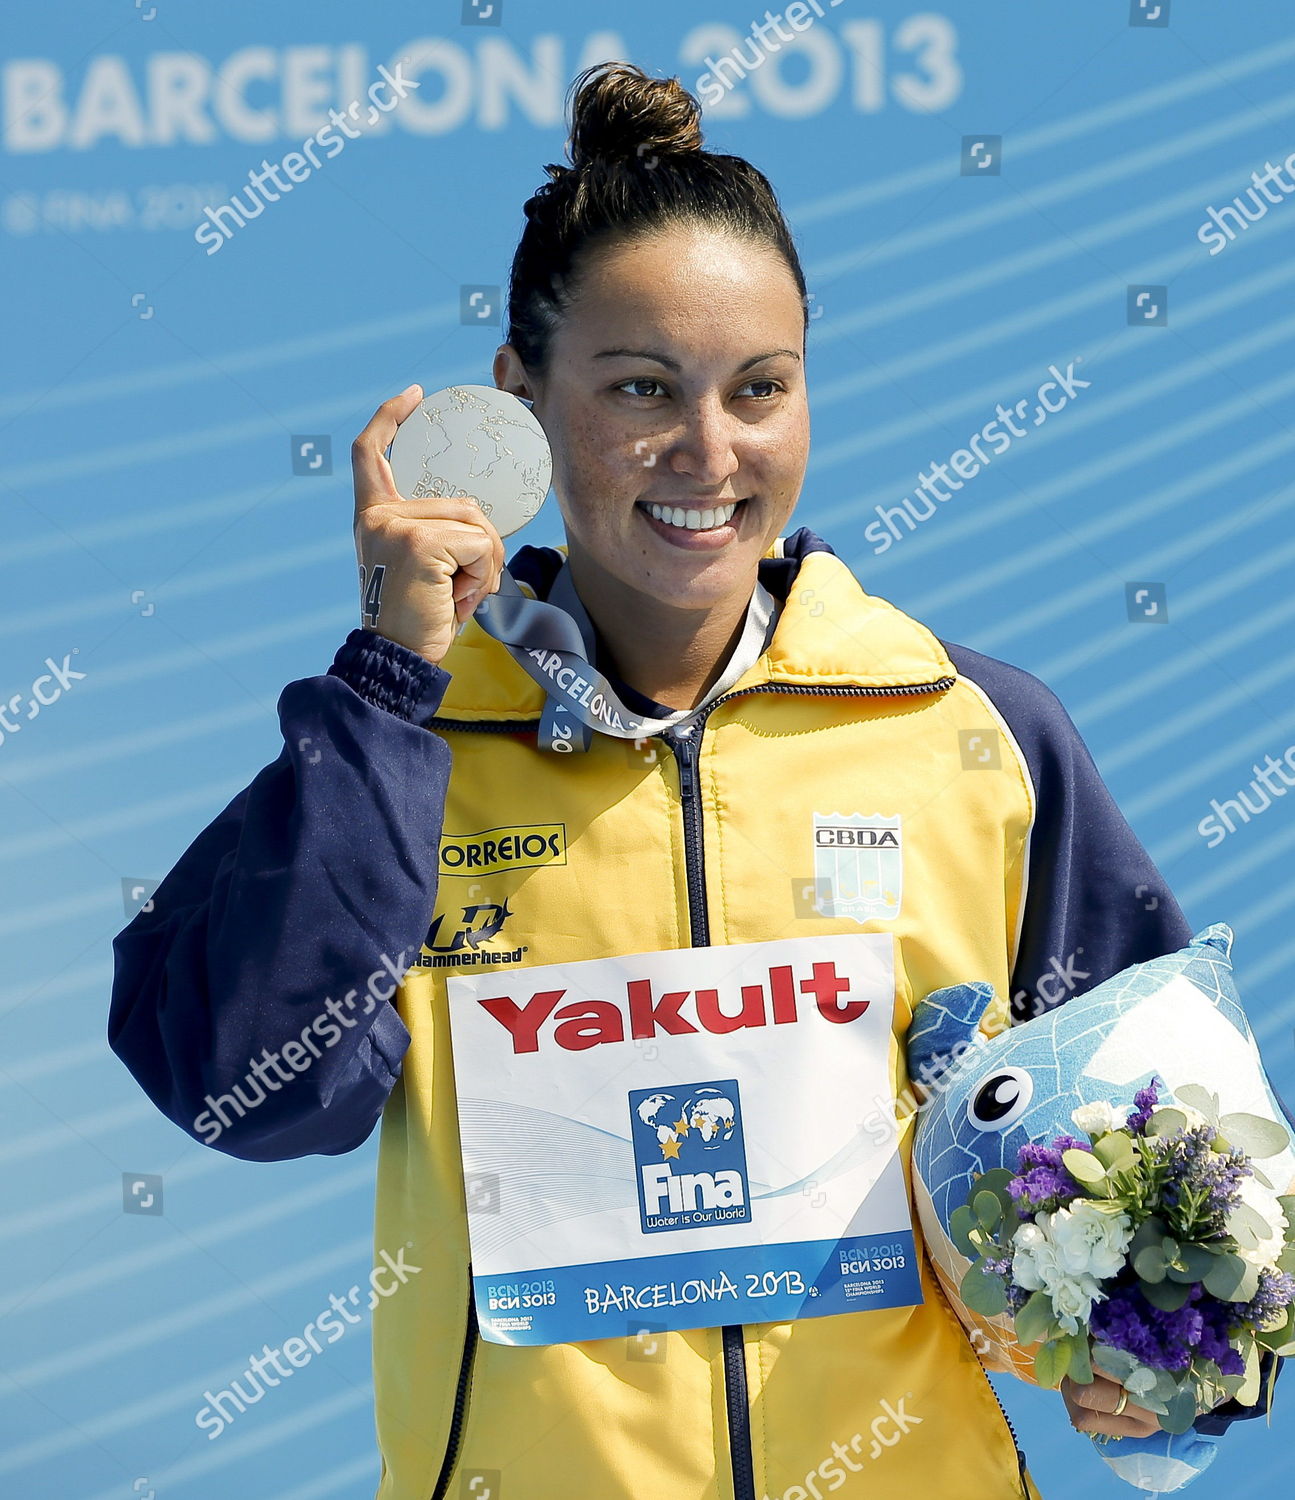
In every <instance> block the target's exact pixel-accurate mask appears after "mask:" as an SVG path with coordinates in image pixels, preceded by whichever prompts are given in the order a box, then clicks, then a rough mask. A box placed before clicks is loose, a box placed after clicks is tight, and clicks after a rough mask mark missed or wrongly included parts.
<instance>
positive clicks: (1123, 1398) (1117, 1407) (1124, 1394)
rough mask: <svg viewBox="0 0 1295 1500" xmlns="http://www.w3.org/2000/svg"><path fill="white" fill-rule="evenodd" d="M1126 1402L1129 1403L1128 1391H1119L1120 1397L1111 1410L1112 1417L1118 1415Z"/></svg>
mask: <svg viewBox="0 0 1295 1500" xmlns="http://www.w3.org/2000/svg"><path fill="white" fill-rule="evenodd" d="M1128 1404H1129V1393H1128V1391H1121V1392H1120V1399H1119V1400H1118V1401H1117V1402H1116V1403H1115V1408H1114V1410H1113V1411H1112V1412H1111V1415H1112V1416H1113V1417H1118V1416H1119V1415H1120V1414H1121V1413H1122V1412H1123V1410H1124V1408H1125V1407H1126V1406H1127V1405H1128Z"/></svg>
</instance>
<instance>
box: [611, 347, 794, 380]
mask: <svg viewBox="0 0 1295 1500" xmlns="http://www.w3.org/2000/svg"><path fill="white" fill-rule="evenodd" d="M776 354H788V355H790V356H791V358H792V359H794V360H797V361H799V359H800V355H799V354H797V353H796V351H795V350H794V349H770V350H769V352H768V353H767V354H753V355H752V356H751V358H750V359H748V360H744V361H743V362H742V363H741V364H740V365H739V366H738V367H737V371H736V372H735V373H737V374H741V373H742V371H743V370H749V369H750V368H751V366H752V365H758V364H760V363H762V362H763V361H764V360H766V359H772V358H773V357H774V356H775V355H776ZM594 358H595V359H615V358H627V359H650V360H654V361H655V362H656V363H657V364H659V365H664V366H665V367H666V369H667V370H673V371H674V372H675V374H676V375H677V374H678V373H679V371H680V370H681V369H682V368H683V366H682V365H680V363H679V361H678V360H677V359H671V358H670V356H669V355H668V354H661V353H659V352H658V351H657V350H655V349H600V350H599V351H598V353H597V354H595V355H594Z"/></svg>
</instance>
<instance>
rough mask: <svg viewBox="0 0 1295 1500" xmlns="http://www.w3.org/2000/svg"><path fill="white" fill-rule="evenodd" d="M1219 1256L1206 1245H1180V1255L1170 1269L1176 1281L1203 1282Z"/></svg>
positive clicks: (1175, 1258)
mask: <svg viewBox="0 0 1295 1500" xmlns="http://www.w3.org/2000/svg"><path fill="white" fill-rule="evenodd" d="M1217 1259H1218V1256H1217V1255H1216V1254H1215V1253H1214V1252H1212V1251H1210V1250H1207V1249H1206V1248H1205V1246H1204V1245H1179V1247H1178V1254H1177V1255H1176V1256H1175V1257H1174V1261H1173V1264H1172V1265H1171V1266H1170V1267H1169V1274H1170V1276H1172V1277H1173V1279H1174V1280H1175V1281H1203V1280H1204V1279H1205V1273H1206V1272H1207V1271H1208V1270H1209V1269H1210V1267H1211V1266H1212V1265H1213V1264H1214V1262H1215V1261H1216V1260H1217Z"/></svg>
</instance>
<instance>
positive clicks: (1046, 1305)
mask: <svg viewBox="0 0 1295 1500" xmlns="http://www.w3.org/2000/svg"><path fill="white" fill-rule="evenodd" d="M1055 1322H1056V1318H1055V1315H1054V1313H1053V1311H1052V1298H1051V1297H1049V1296H1048V1294H1047V1292H1033V1293H1031V1295H1030V1297H1029V1299H1028V1300H1027V1301H1026V1303H1025V1305H1024V1306H1023V1307H1022V1308H1021V1309H1020V1311H1019V1312H1018V1313H1017V1314H1016V1339H1017V1342H1018V1343H1020V1344H1022V1345H1026V1346H1028V1345H1030V1344H1037V1343H1038V1342H1039V1340H1040V1339H1046V1338H1048V1337H1050V1336H1051V1335H1052V1334H1053V1332H1054V1327H1053V1325H1054V1323H1055Z"/></svg>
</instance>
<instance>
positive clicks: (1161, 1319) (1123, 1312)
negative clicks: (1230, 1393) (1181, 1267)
mask: <svg viewBox="0 0 1295 1500" xmlns="http://www.w3.org/2000/svg"><path fill="white" fill-rule="evenodd" d="M1244 1319H1245V1309H1243V1308H1241V1307H1240V1306H1238V1305H1237V1304H1236V1303H1231V1302H1220V1301H1219V1300H1218V1299H1217V1298H1216V1297H1212V1296H1210V1295H1209V1293H1208V1292H1206V1291H1205V1289H1204V1287H1202V1286H1200V1285H1199V1284H1198V1285H1196V1286H1193V1287H1192V1288H1191V1290H1190V1291H1189V1293H1188V1296H1187V1301H1186V1302H1185V1303H1184V1304H1183V1305H1182V1307H1180V1308H1178V1309H1177V1310H1176V1311H1175V1312H1165V1311H1164V1310H1163V1309H1161V1308H1158V1307H1152V1305H1151V1304H1150V1303H1149V1302H1148V1301H1147V1299H1146V1298H1145V1297H1144V1296H1143V1295H1142V1290H1141V1285H1140V1283H1139V1281H1138V1279H1137V1277H1136V1275H1135V1274H1134V1273H1133V1272H1132V1271H1124V1272H1121V1274H1120V1277H1119V1281H1118V1282H1117V1283H1116V1284H1115V1289H1114V1290H1112V1292H1111V1294H1110V1295H1109V1296H1108V1297H1107V1299H1106V1301H1105V1302H1099V1303H1097V1304H1095V1305H1094V1307H1093V1315H1092V1318H1091V1319H1090V1324H1089V1326H1090V1328H1091V1331H1092V1333H1093V1335H1094V1337H1095V1338H1097V1339H1098V1340H1099V1341H1100V1342H1101V1343H1103V1344H1109V1345H1110V1346H1111V1347H1112V1348H1114V1349H1124V1350H1127V1351H1128V1353H1130V1354H1132V1355H1134V1356H1135V1357H1136V1358H1137V1359H1138V1361H1139V1362H1140V1363H1141V1364H1144V1365H1146V1366H1147V1367H1148V1368H1149V1369H1152V1370H1171V1371H1174V1372H1178V1371H1182V1370H1185V1369H1187V1367H1188V1366H1189V1365H1190V1364H1191V1362H1192V1360H1193V1359H1212V1360H1213V1361H1214V1363H1215V1364H1216V1365H1218V1367H1219V1370H1220V1371H1221V1372H1222V1373H1223V1374H1224V1375H1240V1374H1242V1373H1243V1371H1244V1370H1245V1362H1244V1361H1243V1360H1242V1358H1241V1356H1240V1355H1239V1354H1238V1353H1237V1351H1236V1350H1235V1349H1234V1348H1233V1347H1232V1345H1231V1343H1230V1341H1229V1334H1230V1333H1231V1331H1232V1330H1233V1329H1235V1328H1237V1327H1239V1326H1240V1325H1241V1323H1242V1322H1243V1321H1244Z"/></svg>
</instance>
